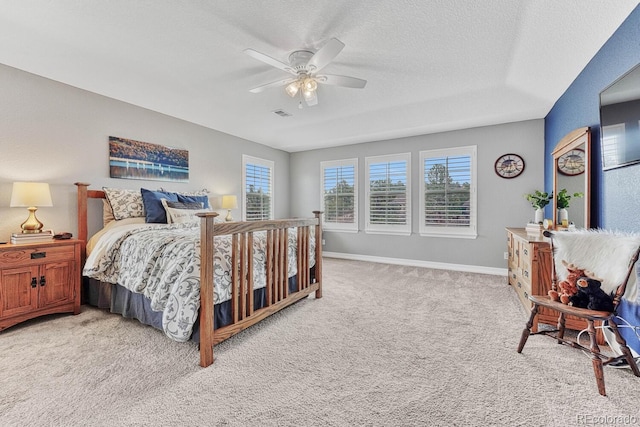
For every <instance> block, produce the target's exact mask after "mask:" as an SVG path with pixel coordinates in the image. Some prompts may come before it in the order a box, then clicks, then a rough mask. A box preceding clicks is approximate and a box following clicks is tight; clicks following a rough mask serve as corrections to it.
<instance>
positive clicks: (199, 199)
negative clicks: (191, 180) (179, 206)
mask: <svg viewBox="0 0 640 427" xmlns="http://www.w3.org/2000/svg"><path fill="white" fill-rule="evenodd" d="M169 201H170V202H171V201H173V200H169ZM178 202H181V203H202V205H201V206H202V207H203V208H204V209H209V197H208V196H186V195H184V194H180V193H178Z"/></svg>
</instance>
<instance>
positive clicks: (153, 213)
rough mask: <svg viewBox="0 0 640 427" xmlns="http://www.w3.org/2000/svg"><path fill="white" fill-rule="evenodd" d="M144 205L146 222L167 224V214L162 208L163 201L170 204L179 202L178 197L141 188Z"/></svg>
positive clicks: (165, 192)
mask: <svg viewBox="0 0 640 427" xmlns="http://www.w3.org/2000/svg"><path fill="white" fill-rule="evenodd" d="M140 192H141V193H142V204H143V205H144V220H145V222H149V223H151V222H157V223H161V224H166V223H167V212H166V211H165V210H164V206H162V201H161V200H162V199H166V200H168V201H170V202H178V201H179V200H178V195H177V194H176V193H170V192H167V191H151V190H147V189H146V188H141V189H140Z"/></svg>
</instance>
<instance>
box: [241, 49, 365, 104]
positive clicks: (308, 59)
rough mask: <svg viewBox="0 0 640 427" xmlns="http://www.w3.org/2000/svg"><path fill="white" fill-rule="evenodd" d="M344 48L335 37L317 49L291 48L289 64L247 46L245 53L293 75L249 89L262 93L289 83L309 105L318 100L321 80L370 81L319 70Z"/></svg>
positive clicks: (355, 84) (291, 92) (350, 84)
mask: <svg viewBox="0 0 640 427" xmlns="http://www.w3.org/2000/svg"><path fill="white" fill-rule="evenodd" d="M343 48H344V43H342V42H341V41H340V40H338V39H336V38H332V39H330V40H329V41H328V42H327V43H326V44H325V45H324V46H322V47H321V48H320V49H319V50H318V51H317V52H315V53H314V52H311V51H309V50H296V51H295V52H292V53H291V54H290V55H289V63H288V64H285V63H284V62H280V61H278V60H277V59H274V58H272V57H270V56H268V55H265V54H264V53H260V52H258V51H255V50H253V49H245V50H244V53H246V54H247V55H249V56H251V57H252V58H255V59H257V60H258V61H262V62H264V63H265V64H269V65H271V66H272V67H276V68H278V69H280V70H283V71H286V72H287V73H289V74H292V75H293V77H288V78H283V79H280V80H277V81H275V82H271V83H267V84H264V85H261V86H257V87H254V88H253V89H249V92H252V93H259V92H262V91H264V90H266V89H270V88H274V87H280V86H286V88H285V91H286V92H287V94H288V95H289V96H291V97H292V98H293V97H295V96H296V95H297V94H300V96H301V97H302V98H303V99H304V100H305V102H306V103H307V105H308V106H313V105H316V104H317V103H318V94H317V89H318V83H321V84H327V85H335V86H343V87H350V88H357V89H362V88H363V87H365V85H366V84H367V81H366V80H362V79H358V78H355V77H348V76H337V75H334V74H318V73H319V72H320V70H322V69H323V68H324V67H326V66H327V65H328V64H329V63H330V62H331V61H332V60H333V59H334V58H335V57H336V56H338V54H339V53H340V52H341V51H342V49H343ZM299 105H300V108H302V101H300V104H299Z"/></svg>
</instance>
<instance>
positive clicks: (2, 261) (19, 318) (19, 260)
mask: <svg viewBox="0 0 640 427" xmlns="http://www.w3.org/2000/svg"><path fill="white" fill-rule="evenodd" d="M81 245H82V242H81V241H80V240H60V241H55V240H52V241H51V242H46V243H43V242H39V243H28V244H19V245H14V244H4V245H0V331H1V330H3V329H6V328H8V327H10V326H13V325H15V324H17V323H20V322H24V321H25V320H28V319H32V318H34V317H38V316H43V315H45V314H52V313H67V312H68V313H74V314H78V313H80V283H81V280H80V250H81Z"/></svg>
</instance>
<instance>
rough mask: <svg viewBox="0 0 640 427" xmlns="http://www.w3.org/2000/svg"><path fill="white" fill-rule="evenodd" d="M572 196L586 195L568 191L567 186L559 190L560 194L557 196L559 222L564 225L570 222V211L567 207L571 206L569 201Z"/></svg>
mask: <svg viewBox="0 0 640 427" xmlns="http://www.w3.org/2000/svg"><path fill="white" fill-rule="evenodd" d="M572 197H584V193H573V194H571V193H568V192H567V189H566V188H563V189H562V190H560V191H558V195H557V196H556V207H557V208H558V222H559V223H560V224H562V225H563V226H565V227H566V226H567V225H568V224H569V212H567V208H568V207H569V201H571V198H572Z"/></svg>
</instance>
